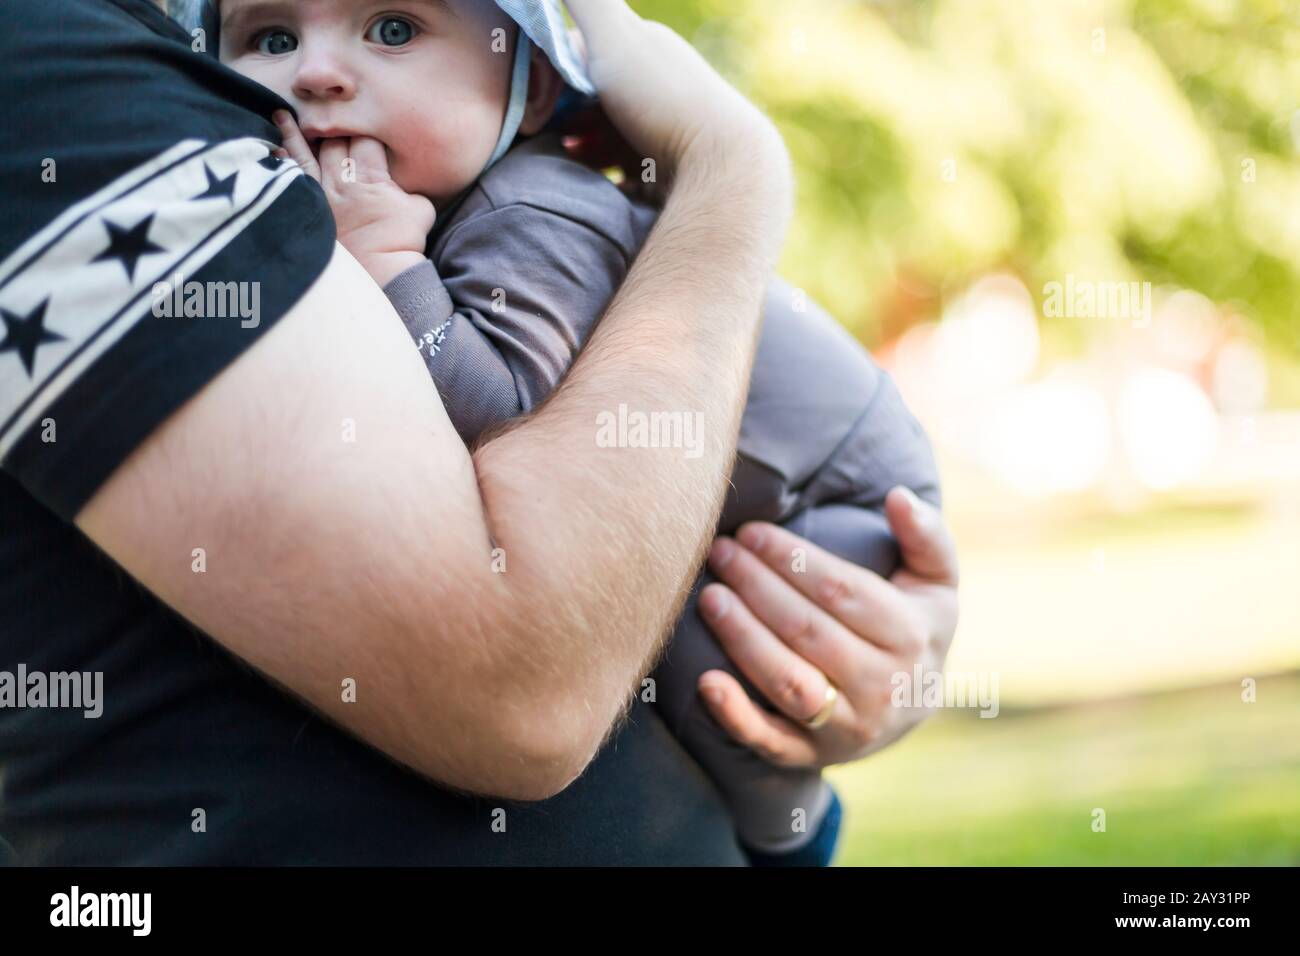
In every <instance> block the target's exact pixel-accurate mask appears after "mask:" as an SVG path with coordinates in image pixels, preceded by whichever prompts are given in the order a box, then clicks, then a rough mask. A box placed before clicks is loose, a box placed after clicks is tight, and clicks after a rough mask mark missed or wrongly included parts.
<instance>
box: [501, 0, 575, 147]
mask: <svg viewBox="0 0 1300 956" xmlns="http://www.w3.org/2000/svg"><path fill="white" fill-rule="evenodd" d="M496 5H497V6H498V7H500V8H501V10H502V12H503V13H505V14H506V15H507V16H508V17H510V19H512V20H514V21H515V23H517V24H519V43H518V45H517V46H516V47H515V60H514V66H513V68H512V70H511V74H510V102H509V104H508V105H507V107H506V118H505V121H504V122H503V123H502V125H501V136H500V138H498V140H497V145H496V148H495V149H494V150H493V151H492V158H491V159H489V160H488V162H487V165H488V166H489V167H490V166H491V165H492V164H493V163H495V162H496V161H497V160H498V159H500V158H501V157H502V156H504V155H505V154H506V150H508V149H509V148H510V144H511V143H513V142H514V140H515V136H516V135H517V134H518V132H519V124H520V122H522V120H523V117H524V106H525V104H526V103H527V100H528V67H529V60H530V57H531V55H532V47H533V46H534V45H535V46H536V47H537V48H538V49H540V50H541V51H542V52H543V53H545V54H546V58H547V59H548V60H550V61H551V65H552V66H554V67H555V70H556V72H557V73H559V74H560V77H561V79H563V80H564V82H565V83H566V84H567V85H568V87H569V90H571V91H573V92H572V93H570V94H569V96H568V99H569V101H572V100H573V99H574V98H575V97H574V94H579V95H581V96H586V97H590V96H594V95H595V93H596V87H595V86H594V85H593V84H592V82H591V78H590V77H589V76H587V68H586V66H585V65H584V64H583V61H582V57H581V56H579V55H578V51H577V48H576V47H575V46H574V43H573V38H572V36H571V35H570V33H569V27H568V24H567V23H566V22H565V19H564V13H563V12H562V11H561V9H560V0H496ZM565 105H567V104H565V103H564V102H563V101H562V103H561V109H563V108H564V106H565ZM485 168H486V167H485Z"/></svg>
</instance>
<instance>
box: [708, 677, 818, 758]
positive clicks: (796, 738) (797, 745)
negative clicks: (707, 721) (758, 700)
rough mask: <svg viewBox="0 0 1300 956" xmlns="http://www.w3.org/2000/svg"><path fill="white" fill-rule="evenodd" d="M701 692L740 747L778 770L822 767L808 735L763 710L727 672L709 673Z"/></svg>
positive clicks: (714, 715)
mask: <svg viewBox="0 0 1300 956" xmlns="http://www.w3.org/2000/svg"><path fill="white" fill-rule="evenodd" d="M698 689H699V692H700V696H702V697H703V698H704V702H705V705H706V706H707V707H708V708H709V713H711V714H712V715H713V719H714V720H716V721H717V722H718V723H719V724H721V725H722V729H723V730H725V731H726V732H727V733H728V734H730V735H731V737H732V738H733V739H735V740H736V741H737V742H738V743H741V744H744V745H745V746H746V747H748V748H749V749H750V750H752V751H754V753H756V754H758V755H759V756H760V757H762V758H763V759H764V760H766V761H767V762H768V763H770V764H774V765H775V766H778V767H815V766H820V764H819V763H818V760H817V751H816V749H815V748H814V747H813V745H812V742H811V741H810V740H809V739H808V735H807V734H805V733H803V732H802V731H800V730H798V729H797V728H796V727H795V726H794V725H793V724H791V723H790V722H789V721H788V720H785V719H783V718H781V717H778V716H777V715H776V714H772V713H769V712H768V711H766V710H764V709H763V708H762V707H759V706H758V705H757V704H755V703H754V702H753V701H752V700H750V699H749V695H748V694H746V693H745V689H744V688H743V687H741V686H740V683H739V682H738V681H737V680H736V679H735V678H734V677H732V676H731V675H730V674H728V673H727V672H726V671H706V672H705V673H703V674H701V675H700V679H699V683H698Z"/></svg>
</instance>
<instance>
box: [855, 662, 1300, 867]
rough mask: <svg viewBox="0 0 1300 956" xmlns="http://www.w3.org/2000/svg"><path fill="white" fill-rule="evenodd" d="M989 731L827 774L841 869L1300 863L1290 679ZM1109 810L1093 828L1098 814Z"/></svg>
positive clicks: (1109, 704)
mask: <svg viewBox="0 0 1300 956" xmlns="http://www.w3.org/2000/svg"><path fill="white" fill-rule="evenodd" d="M1240 694H1241V689H1240V686H1239V684H1237V683H1228V684H1223V685H1218V686H1214V687H1206V688H1198V689H1195V690H1186V691H1176V692H1169V693H1161V694H1153V695H1147V696H1140V697H1131V698H1125V699H1117V700H1110V701H1102V702H1096V703H1087V704H1079V705H1073V706H1069V707H1061V708H1041V709H1027V710H1020V711H1012V710H1009V709H1003V711H1002V713H1001V714H1000V715H999V716H998V717H996V718H994V719H982V718H980V717H978V716H977V715H976V714H975V713H974V712H966V711H962V712H955V711H950V712H941V713H940V714H938V715H936V716H935V717H934V718H933V719H932V720H931V721H930V722H929V723H928V724H926V725H925V726H923V727H922V728H920V729H919V730H917V731H916V732H915V733H914V734H913V735H912V736H911V737H909V738H908V739H907V740H906V741H904V742H903V744H902V745H900V746H897V747H891V748H889V749H888V750H886V751H884V752H882V753H880V754H877V755H876V756H874V757H872V758H870V759H868V760H865V761H861V762H859V763H857V764H852V765H849V766H847V767H843V768H837V769H836V770H834V771H832V772H831V774H830V777H831V779H832V780H833V781H834V782H835V784H836V786H837V787H838V788H839V790H840V793H841V795H842V796H843V797H844V801H845V806H846V811H847V818H846V821H845V832H844V836H843V840H842V844H841V849H840V854H839V857H838V859H837V863H839V864H840V865H848V866H853V865H897V864H914V865H952V864H955V865H1108V864H1109V865H1153V866H1164V865H1190V864H1198V865H1229V864H1292V865H1294V864H1300V674H1287V675H1280V676H1275V677H1269V678H1262V679H1260V681H1259V684H1258V690H1257V702H1256V703H1253V704H1247V703H1243V702H1242V701H1241V699H1240ZM1094 808H1101V809H1103V810H1104V811H1105V814H1106V821H1105V822H1106V830H1105V832H1094V831H1093V829H1092V823H1093V810H1094Z"/></svg>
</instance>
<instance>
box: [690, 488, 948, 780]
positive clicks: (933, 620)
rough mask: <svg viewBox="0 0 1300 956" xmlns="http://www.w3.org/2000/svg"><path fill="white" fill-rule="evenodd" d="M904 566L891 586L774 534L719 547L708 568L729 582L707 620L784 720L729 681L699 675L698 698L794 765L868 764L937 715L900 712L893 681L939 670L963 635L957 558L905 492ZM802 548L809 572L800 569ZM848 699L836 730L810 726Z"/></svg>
mask: <svg viewBox="0 0 1300 956" xmlns="http://www.w3.org/2000/svg"><path fill="white" fill-rule="evenodd" d="M885 507H886V514H887V516H888V518H889V523H890V527H891V528H892V529H893V531H894V534H895V536H896V537H897V538H898V542H899V545H900V547H901V549H902V553H903V566H902V567H901V568H900V569H899V570H898V571H897V572H895V574H894V575H893V577H892V578H890V579H889V580H888V581H886V580H884V579H883V578H881V577H879V576H878V575H876V574H873V573H872V572H871V571H868V570H866V569H864V568H860V567H857V566H856V565H854V564H850V563H849V562H847V561H843V560H841V559H840V558H838V557H835V556H834V555H831V554H828V553H827V552H825V551H823V550H822V549H820V548H818V547H817V546H815V545H813V544H811V543H809V542H808V541H806V540H804V539H803V538H800V537H798V536H797V535H793V534H791V533H790V532H789V531H786V530H785V529H784V528H780V527H778V526H776V525H770V524H759V523H753V524H748V525H745V526H744V527H742V528H741V529H740V530H739V532H737V534H736V538H737V539H738V540H737V541H733V540H731V539H728V538H719V539H718V541H717V542H715V545H714V548H713V551H712V552H711V554H710V558H709V567H710V568H711V569H712V571H713V573H714V574H716V575H717V576H718V578H719V579H720V580H721V581H722V582H724V583H723V584H712V585H710V586H709V587H707V588H705V590H704V592H703V594H701V596H700V610H701V611H702V612H703V615H704V619H705V621H707V622H708V624H709V626H710V627H711V628H712V629H713V632H714V633H715V634H716V635H717V637H718V639H719V640H720V641H721V643H722V646H723V648H724V649H725V650H726V652H727V654H728V655H729V656H730V657H731V659H732V660H734V661H735V662H736V665H737V666H738V667H739V668H740V669H741V671H743V672H744V674H745V675H746V676H747V677H748V678H749V679H750V680H751V681H753V682H754V685H755V686H756V687H758V688H759V690H761V691H762V692H763V694H764V695H765V696H766V697H767V698H768V699H769V700H771V701H772V703H773V704H774V705H775V706H776V707H777V708H778V709H779V710H780V711H781V712H782V714H784V715H785V716H781V715H779V714H773V713H771V712H769V711H767V710H765V709H764V708H762V707H759V706H758V705H757V704H755V703H754V702H753V701H752V700H750V698H749V696H748V695H747V694H746V693H745V691H744V689H743V688H742V687H741V686H740V684H739V683H738V682H737V681H736V680H735V678H733V677H732V676H731V675H730V674H727V673H724V672H722V671H709V672H708V673H706V674H703V675H701V676H700V683H699V686H700V692H701V694H702V695H703V696H704V699H705V701H706V702H707V703H708V706H709V710H710V711H711V712H712V713H713V715H714V717H716V718H717V720H718V722H719V723H721V724H722V726H723V727H725V728H726V729H727V731H728V732H729V733H730V734H731V735H732V736H733V737H734V738H735V739H736V740H738V741H740V742H741V743H743V744H745V745H746V746H748V747H750V748H751V749H752V750H754V751H755V752H756V753H758V754H760V755H761V756H762V757H764V758H765V759H767V760H768V761H770V762H772V763H774V764H777V765H779V766H785V767H825V766H829V765H831V764H836V763H846V762H848V761H850V760H856V759H858V758H859V757H865V756H866V755H867V754H869V753H872V752H873V751H876V750H880V749H881V748H882V747H886V746H888V745H889V744H891V743H893V742H894V741H896V740H898V738H900V737H902V736H903V735H904V734H905V733H907V732H908V731H909V730H911V729H912V728H913V727H915V726H916V725H917V724H919V723H920V722H921V721H922V720H924V719H925V718H926V717H927V716H929V713H930V712H929V710H926V709H924V708H911V707H909V708H902V707H894V706H892V697H893V683H892V678H893V676H894V675H895V674H897V673H900V672H902V673H906V674H909V675H911V674H912V673H913V669H914V668H915V667H916V666H917V665H918V664H919V665H920V666H921V668H922V670H923V671H924V672H929V671H942V670H943V662H944V658H945V657H946V656H947V654H948V646H949V644H951V643H952V638H953V634H954V633H955V632H956V629H957V553H956V549H955V548H954V546H953V542H952V538H951V536H950V535H949V533H948V529H947V527H946V526H945V525H944V522H943V518H942V516H941V515H940V513H939V511H938V510H937V509H936V508H934V507H933V506H931V505H928V504H926V503H924V502H922V501H920V500H919V499H917V498H916V497H915V496H914V495H912V494H911V493H910V492H908V491H906V490H905V489H902V488H895V489H894V490H893V491H891V492H890V493H889V497H888V498H887V499H886V503H885ZM795 548H802V549H804V550H805V552H806V553H807V568H806V570H805V571H803V572H800V573H796V572H794V571H792V570H791V561H790V555H791V553H792V552H793V550H794V549H795ZM827 680H830V681H831V682H832V683H834V684H835V686H836V687H837V688H838V689H839V691H840V696H839V699H838V701H837V703H836V706H835V708H834V710H833V711H832V712H831V719H830V721H829V722H828V723H827V724H825V725H823V726H822V727H820V728H818V729H817V730H809V729H807V728H806V727H805V726H804V723H805V722H806V721H807V720H808V719H809V718H810V717H812V716H813V715H815V714H816V713H817V711H818V710H819V709H820V707H821V706H822V704H823V702H824V701H825V699H826V682H827Z"/></svg>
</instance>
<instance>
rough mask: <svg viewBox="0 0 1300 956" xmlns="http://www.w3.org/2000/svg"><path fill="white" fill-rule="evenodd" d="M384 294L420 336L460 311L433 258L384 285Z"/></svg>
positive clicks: (417, 335)
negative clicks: (454, 303)
mask: <svg viewBox="0 0 1300 956" xmlns="http://www.w3.org/2000/svg"><path fill="white" fill-rule="evenodd" d="M384 295H386V296H388V301H389V302H391V303H392V304H393V308H394V309H396V310H397V314H398V315H400V316H401V317H402V322H404V323H405V324H406V328H407V331H409V332H410V333H411V334H412V335H414V336H415V337H416V338H419V337H420V336H422V335H424V334H425V333H426V332H432V331H433V330H434V329H436V328H437V327H438V326H440V325H442V324H443V323H444V322H446V321H447V320H448V319H449V318H451V316H452V313H453V312H455V311H456V308H455V306H453V305H452V302H451V294H450V293H449V292H448V291H447V287H446V286H444V285H443V284H442V277H441V276H439V275H438V270H437V268H436V267H435V266H434V264H433V262H432V261H431V260H429V259H425V260H424V261H423V262H421V263H419V264H418V265H414V266H411V268H409V269H407V270H406V271H405V272H402V273H399V274H398V276H397V277H396V278H394V279H391V280H390V281H389V282H388V284H387V285H386V286H384Z"/></svg>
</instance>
